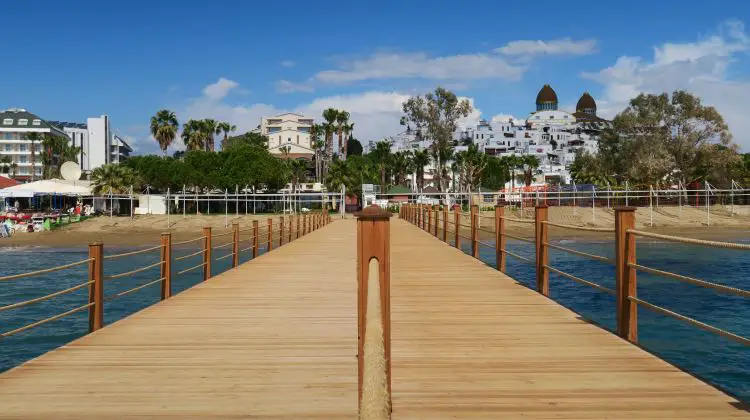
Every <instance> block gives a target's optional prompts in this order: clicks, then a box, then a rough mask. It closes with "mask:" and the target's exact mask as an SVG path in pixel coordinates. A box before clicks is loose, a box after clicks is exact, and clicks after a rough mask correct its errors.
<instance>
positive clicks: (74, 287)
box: [0, 281, 94, 312]
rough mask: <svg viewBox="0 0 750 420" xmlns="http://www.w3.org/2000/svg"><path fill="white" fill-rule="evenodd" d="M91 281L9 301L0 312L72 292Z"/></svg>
mask: <svg viewBox="0 0 750 420" xmlns="http://www.w3.org/2000/svg"><path fill="white" fill-rule="evenodd" d="M93 283H94V282H93V281H87V282H85V283H81V284H78V285H75V286H73V287H69V288H67V289H64V290H59V291H57V292H54V293H50V294H48V295H44V296H40V297H37V298H33V299H29V300H24V301H23V302H18V303H11V304H10V305H5V306H0V312H3V311H9V310H11V309H16V308H22V307H24V306H27V305H31V304H33V303H37V302H44V301H45V300H49V299H52V298H55V297H58V296H62V295H67V294H68V293H73V292H75V291H76V290H80V289H83V288H84V287H86V286H89V285H91V284H93Z"/></svg>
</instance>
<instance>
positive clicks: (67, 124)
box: [47, 121, 88, 130]
mask: <svg viewBox="0 0 750 420" xmlns="http://www.w3.org/2000/svg"><path fill="white" fill-rule="evenodd" d="M47 122H48V123H50V124H52V125H54V126H57V127H60V128H81V129H84V130H86V129H88V125H87V124H86V123H77V122H68V121H47Z"/></svg>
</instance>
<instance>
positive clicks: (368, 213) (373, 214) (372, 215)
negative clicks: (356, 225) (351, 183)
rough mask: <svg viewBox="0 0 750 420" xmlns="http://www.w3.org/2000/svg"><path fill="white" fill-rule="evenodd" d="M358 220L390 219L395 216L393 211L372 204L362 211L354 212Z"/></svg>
mask: <svg viewBox="0 0 750 420" xmlns="http://www.w3.org/2000/svg"><path fill="white" fill-rule="evenodd" d="M354 217H356V218H357V219H358V220H388V219H390V218H391V217H393V214H391V212H389V211H386V210H383V209H382V208H381V207H380V206H378V205H375V204H371V205H369V206H367V207H366V208H365V209H363V210H362V211H358V212H356V213H354Z"/></svg>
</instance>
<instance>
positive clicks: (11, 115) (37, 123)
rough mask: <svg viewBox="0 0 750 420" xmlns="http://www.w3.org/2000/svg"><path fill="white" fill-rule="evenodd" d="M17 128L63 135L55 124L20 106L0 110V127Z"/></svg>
mask: <svg viewBox="0 0 750 420" xmlns="http://www.w3.org/2000/svg"><path fill="white" fill-rule="evenodd" d="M9 128H11V129H12V128H19V129H24V130H38V131H40V132H50V133H55V134H59V135H65V133H64V132H63V131H62V130H60V128H58V127H57V126H54V125H52V124H50V123H49V122H47V121H45V120H43V119H41V118H39V116H37V115H35V114H32V113H31V112H28V111H26V110H25V109H20V108H11V109H8V110H5V111H3V112H0V129H9Z"/></svg>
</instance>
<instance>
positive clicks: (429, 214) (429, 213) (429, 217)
mask: <svg viewBox="0 0 750 420" xmlns="http://www.w3.org/2000/svg"><path fill="white" fill-rule="evenodd" d="M426 210H427V226H425V229H424V230H426V231H427V232H429V231H431V230H432V206H427V209H426Z"/></svg>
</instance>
